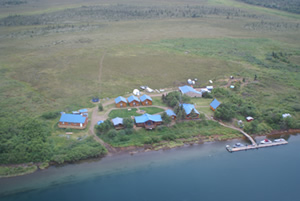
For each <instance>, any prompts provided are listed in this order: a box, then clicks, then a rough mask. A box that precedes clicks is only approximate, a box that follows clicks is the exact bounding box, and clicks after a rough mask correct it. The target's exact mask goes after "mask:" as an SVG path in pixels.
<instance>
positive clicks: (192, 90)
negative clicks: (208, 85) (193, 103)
mask: <svg viewBox="0 0 300 201" xmlns="http://www.w3.org/2000/svg"><path fill="white" fill-rule="evenodd" d="M179 90H180V91H181V92H182V93H184V94H185V93H188V92H194V93H197V94H202V93H201V92H200V91H196V90H195V89H194V88H193V87H190V86H187V85H185V86H182V87H179Z"/></svg>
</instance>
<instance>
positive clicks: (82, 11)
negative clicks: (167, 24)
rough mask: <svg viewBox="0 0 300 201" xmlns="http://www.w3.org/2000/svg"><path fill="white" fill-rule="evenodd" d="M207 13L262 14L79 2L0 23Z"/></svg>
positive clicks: (14, 23)
mask: <svg viewBox="0 0 300 201" xmlns="http://www.w3.org/2000/svg"><path fill="white" fill-rule="evenodd" d="M208 15H217V16H223V17H227V16H235V17H247V18H261V17H262V16H260V15H257V14H253V13H248V12H247V11H245V10H242V9H240V8H232V7H223V6H165V7H155V6H148V7H147V6H132V5H122V4H118V5H109V6H82V7H80V8H72V9H65V10H63V11H57V12H52V13H44V14H37V15H26V16H23V15H11V16H8V17H6V18H3V19H1V20H0V26H27V25H50V24H51V25H53V24H61V23H64V22H65V21H73V22H76V21H77V22H81V23H93V22H98V21H121V20H122V21H123V20H138V19H163V18H200V17H205V16H208ZM64 24H68V23H64Z"/></svg>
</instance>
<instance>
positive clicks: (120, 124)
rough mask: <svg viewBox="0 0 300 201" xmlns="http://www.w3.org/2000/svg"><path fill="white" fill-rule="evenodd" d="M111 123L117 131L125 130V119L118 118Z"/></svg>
mask: <svg viewBox="0 0 300 201" xmlns="http://www.w3.org/2000/svg"><path fill="white" fill-rule="evenodd" d="M111 121H112V123H113V125H114V127H115V129H123V128H124V124H123V118H120V117H116V118H114V119H112V120H111Z"/></svg>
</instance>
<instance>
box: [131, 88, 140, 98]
mask: <svg viewBox="0 0 300 201" xmlns="http://www.w3.org/2000/svg"><path fill="white" fill-rule="evenodd" d="M132 93H133V95H135V96H139V95H140V94H141V93H140V90H138V89H134V90H133V92H132Z"/></svg>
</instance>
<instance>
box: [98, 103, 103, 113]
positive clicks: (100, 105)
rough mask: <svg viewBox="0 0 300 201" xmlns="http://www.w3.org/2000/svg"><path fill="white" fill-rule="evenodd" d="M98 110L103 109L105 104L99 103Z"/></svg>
mask: <svg viewBox="0 0 300 201" xmlns="http://www.w3.org/2000/svg"><path fill="white" fill-rule="evenodd" d="M98 110H99V111H103V105H102V104H101V103H100V104H99V105H98Z"/></svg>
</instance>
